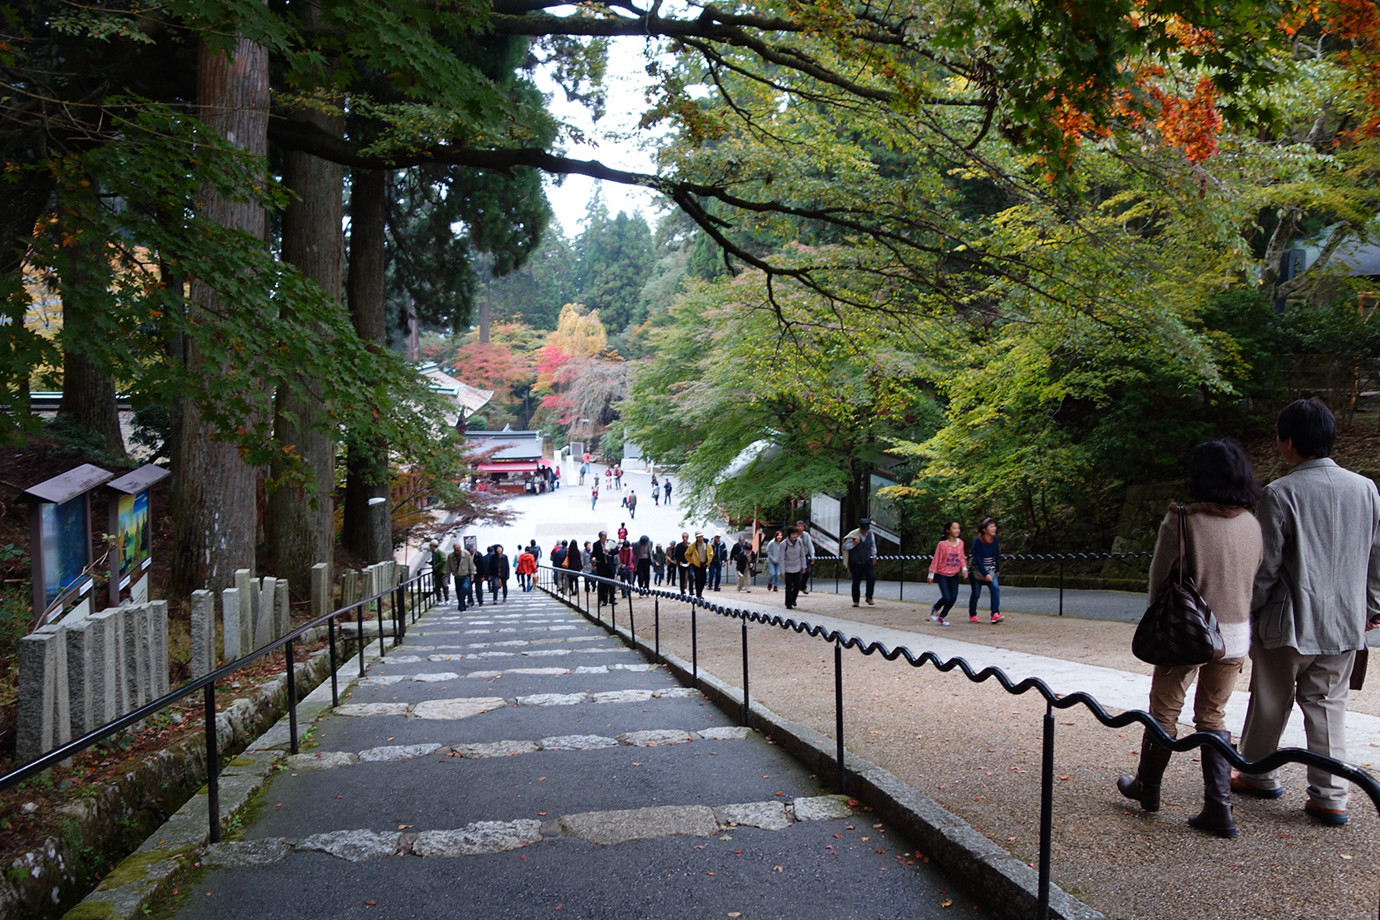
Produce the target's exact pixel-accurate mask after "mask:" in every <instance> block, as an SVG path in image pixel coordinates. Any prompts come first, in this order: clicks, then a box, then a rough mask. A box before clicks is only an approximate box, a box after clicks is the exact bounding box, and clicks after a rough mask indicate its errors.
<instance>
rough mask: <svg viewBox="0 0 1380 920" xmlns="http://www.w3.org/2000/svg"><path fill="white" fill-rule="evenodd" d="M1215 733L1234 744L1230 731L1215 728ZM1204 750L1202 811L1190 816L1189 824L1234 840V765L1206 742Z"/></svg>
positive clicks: (1228, 742) (1213, 733)
mask: <svg viewBox="0 0 1380 920" xmlns="http://www.w3.org/2000/svg"><path fill="white" fill-rule="evenodd" d="M1208 734H1212V735H1216V736H1217V737H1218V738H1221V739H1222V740H1223V741H1225V742H1226V743H1227V744H1231V732H1228V731H1216V732H1209V733H1208ZM1201 751H1202V753H1203V810H1202V811H1200V812H1199V813H1198V814H1196V815H1194V816H1193V817H1191V818H1189V819H1188V824H1189V826H1190V827H1194V828H1197V829H1198V830H1200V831H1205V832H1206V833H1209V834H1216V835H1217V836H1218V837H1225V838H1226V839H1228V840H1231V839H1233V838H1235V837H1236V822H1235V821H1234V820H1233V819H1232V813H1231V764H1229V763H1227V759H1226V758H1225V757H1223V756H1222V753H1221V752H1220V751H1218V750H1217V749H1216V748H1210V747H1208V746H1207V745H1204V746H1203V747H1202V748H1201Z"/></svg>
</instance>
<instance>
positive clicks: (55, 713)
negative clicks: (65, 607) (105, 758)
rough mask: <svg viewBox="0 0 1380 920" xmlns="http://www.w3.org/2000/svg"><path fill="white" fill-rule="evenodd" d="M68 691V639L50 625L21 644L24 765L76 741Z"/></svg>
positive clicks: (20, 750)
mask: <svg viewBox="0 0 1380 920" xmlns="http://www.w3.org/2000/svg"><path fill="white" fill-rule="evenodd" d="M67 691H68V685H67V645H66V638H65V637H64V635H63V628H62V626H61V625H60V624H57V623H49V624H47V625H46V626H42V627H40V628H39V629H37V630H35V631H34V632H33V633H31V634H30V635H27V636H24V637H22V638H21V639H20V640H19V701H18V712H17V717H18V719H17V721H18V731H17V735H16V738H15V755H16V756H17V757H18V758H19V762H20V763H28V762H29V761H31V760H33V759H34V758H36V757H41V756H42V755H43V754H46V753H47V752H48V751H51V750H53V749H54V748H56V747H58V746H59V745H62V744H66V743H67V742H68V741H70V740H72V735H71V726H72V713H71V708H70V706H69V704H68V696H67Z"/></svg>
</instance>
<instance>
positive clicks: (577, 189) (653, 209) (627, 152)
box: [537, 39, 662, 236]
mask: <svg viewBox="0 0 1380 920" xmlns="http://www.w3.org/2000/svg"><path fill="white" fill-rule="evenodd" d="M645 48H646V42H645V41H644V40H642V39H614V40H612V41H611V42H610V48H609V60H608V70H607V73H606V75H605V78H604V86H605V88H606V90H607V93H608V102H607V105H606V107H605V110H606V114H605V116H604V117H603V118H602V119H600V120H599V123H598V124H597V125H595V124H594V122H593V121H592V120H591V119H590V117H589V112H588V111H587V110H586V109H585V108H584V107H583V106H581V105H579V104H577V103H571V102H567V101H566V99H565V94H564V93H563V92H562V91H561V90H560V89H559V88H557V87H556V85H555V84H554V83H553V82H552V81H551V79H550V77H549V76H548V75H547V74H545V73H542V72H539V73H538V74H537V85H538V86H539V87H540V88H541V90H542V92H544V93H546V94H547V95H548V97H549V99H550V108H551V111H552V112H554V113H555V114H556V116H557V117H558V118H561V119H562V120H566V121H569V122H571V123H573V124H576V125H579V126H580V127H581V128H582V129H583V130H584V131H585V132H586V134H587V135H588V136H589V137H590V138H591V139H594V140H595V141H596V143H595V144H594V145H593V146H587V145H581V146H578V147H575V146H570V147H568V148H567V150H566V155H567V156H570V157H571V158H573V159H577V160H599V161H601V162H603V163H604V164H605V165H607V166H611V167H614V168H617V169H626V170H630V171H634V172H652V171H653V168H654V167H653V151H652V150H650V149H644V148H645V144H646V143H647V142H648V141H649V140H652V139H653V138H654V137H655V133H654V132H646V131H639V130H638V128H637V119H638V117H639V116H640V115H641V114H642V112H643V110H645V109H646V108H647V102H646V99H645V90H646V87H647V86H648V84H649V83H650V82H651V78H650V77H648V76H647V73H646V69H645V67H646V61H645V58H644V56H643V53H644V49H645ZM599 185H602V186H603V192H604V204H605V206H606V207H607V208H608V211H609V214H611V215H616V214H617V213H618V212H619V211H626V212H628V213H632V212H634V211H638V212H641V213H642V214H643V216H645V217H646V218H647V222H648V223H650V224H653V225H654V224H655V223H656V220H657V219H658V214H659V211H658V202H660V201H661V200H662V199H661V197H660V196H658V195H655V194H653V193H651V192H649V191H647V190H645V189H641V188H635V187H631V186H625V185H620V184H618V183H614V182H607V183H600V182H598V181H597V180H594V179H589V178H586V177H584V176H567V177H565V180H564V182H563V183H562V184H561V185H560V186H557V185H556V184H555V182H554V181H553V179H552V177H550V176H548V177H547V178H546V196H547V198H548V199H550V201H551V207H552V208H553V209H554V210H555V212H556V219H557V220H558V221H560V224H561V228H562V229H563V230H564V231H565V234H566V235H567V236H575V235H577V234H578V233H579V232H580V230H581V228H582V226H583V223H584V218H585V212H586V211H587V210H588V208H589V201H590V198H591V196H593V194H594V191H595V188H596V187H597V186H599Z"/></svg>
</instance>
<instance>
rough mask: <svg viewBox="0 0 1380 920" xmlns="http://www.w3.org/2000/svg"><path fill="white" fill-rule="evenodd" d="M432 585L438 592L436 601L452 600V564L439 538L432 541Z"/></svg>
mask: <svg viewBox="0 0 1380 920" xmlns="http://www.w3.org/2000/svg"><path fill="white" fill-rule="evenodd" d="M431 586H432V588H433V590H435V592H436V603H438V604H444V603H446V602H447V601H449V600H450V566H449V564H448V563H447V562H446V554H445V552H443V551H442V549H441V543H440V541H439V540H432V541H431Z"/></svg>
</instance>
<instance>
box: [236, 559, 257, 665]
mask: <svg viewBox="0 0 1380 920" xmlns="http://www.w3.org/2000/svg"><path fill="white" fill-rule="evenodd" d="M252 581H253V579H252V578H251V577H250V572H249V570H248V569H236V570H235V590H236V591H238V592H239V594H238V595H237V596H238V597H239V599H240V654H241V655H248V654H249V653H250V652H252V651H254V648H255V646H254V601H255V599H256V598H257V595H258V592H257V591H255V590H251V589H250V583H251V582H252Z"/></svg>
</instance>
